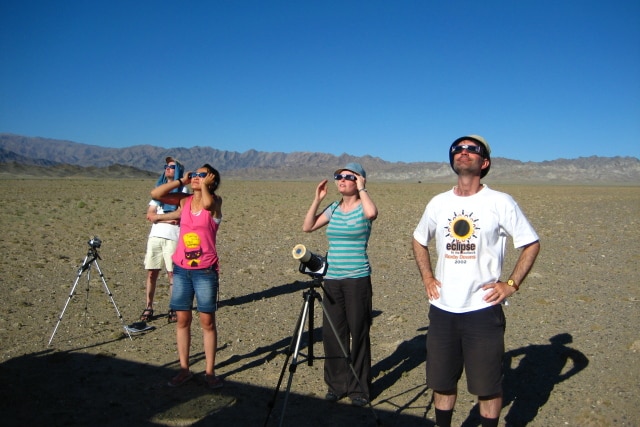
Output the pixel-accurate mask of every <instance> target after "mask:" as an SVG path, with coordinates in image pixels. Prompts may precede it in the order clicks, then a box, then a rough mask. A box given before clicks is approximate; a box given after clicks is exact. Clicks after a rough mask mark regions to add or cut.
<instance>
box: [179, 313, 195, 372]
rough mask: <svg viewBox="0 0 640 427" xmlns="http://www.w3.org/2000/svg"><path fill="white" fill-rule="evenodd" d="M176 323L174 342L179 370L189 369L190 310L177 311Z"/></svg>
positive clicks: (191, 316)
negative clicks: (175, 343) (178, 359)
mask: <svg viewBox="0 0 640 427" xmlns="http://www.w3.org/2000/svg"><path fill="white" fill-rule="evenodd" d="M177 314H178V322H177V323H176V342H177V345H178V357H179V358H180V369H189V347H190V346H191V320H192V318H193V315H192V313H191V310H179V311H177Z"/></svg>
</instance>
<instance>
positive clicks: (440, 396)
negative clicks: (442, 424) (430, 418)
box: [433, 390, 458, 411]
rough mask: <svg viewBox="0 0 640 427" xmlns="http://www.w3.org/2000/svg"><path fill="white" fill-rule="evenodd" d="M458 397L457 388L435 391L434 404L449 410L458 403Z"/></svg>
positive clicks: (438, 407)
mask: <svg viewBox="0 0 640 427" xmlns="http://www.w3.org/2000/svg"><path fill="white" fill-rule="evenodd" d="M457 397H458V391H457V390H451V391H444V392H437V391H434V392H433V404H434V406H435V407H436V408H437V409H442V410H443V411H449V410H451V409H453V407H454V406H455V405H456V399H457Z"/></svg>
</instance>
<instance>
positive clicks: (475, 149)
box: [451, 144, 482, 154]
mask: <svg viewBox="0 0 640 427" xmlns="http://www.w3.org/2000/svg"><path fill="white" fill-rule="evenodd" d="M462 150H467V151H468V152H469V153H475V154H482V147H481V146H479V145H466V144H463V145H454V146H453V147H451V152H452V153H453V154H455V153H461V152H462Z"/></svg>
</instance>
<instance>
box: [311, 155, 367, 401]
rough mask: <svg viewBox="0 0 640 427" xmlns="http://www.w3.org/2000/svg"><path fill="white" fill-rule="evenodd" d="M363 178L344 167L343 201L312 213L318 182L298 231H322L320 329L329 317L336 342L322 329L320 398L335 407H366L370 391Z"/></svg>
mask: <svg viewBox="0 0 640 427" xmlns="http://www.w3.org/2000/svg"><path fill="white" fill-rule="evenodd" d="M366 177H367V174H366V172H365V170H364V169H363V168H362V166H361V165H360V164H359V163H348V164H347V165H346V166H345V167H344V168H342V169H338V170H337V171H335V173H334V180H335V184H336V186H337V188H338V191H339V192H340V194H341V195H342V198H341V199H340V200H339V201H335V202H333V203H331V204H330V205H329V206H327V207H326V208H325V209H323V210H322V211H320V213H317V212H318V208H319V207H320V204H321V203H322V201H323V200H324V198H325V197H326V196H327V188H328V186H327V184H328V180H326V179H325V180H323V181H321V182H320V184H318V186H317V188H316V193H315V198H314V199H313V202H312V203H311V206H310V207H309V210H308V211H307V214H306V216H305V218H304V224H303V226H302V229H303V231H305V232H307V233H310V232H312V231H315V230H317V229H319V228H322V227H324V226H325V225H326V226H327V239H328V241H329V251H328V255H327V264H328V268H327V273H326V275H325V280H324V291H325V299H324V302H325V309H326V313H325V314H324V318H323V325H325V324H326V325H327V326H328V325H329V323H328V321H327V319H326V317H327V315H328V316H329V317H330V318H331V320H332V321H333V323H334V325H335V327H336V330H337V332H338V337H336V336H335V334H334V333H333V331H332V330H331V328H330V327H327V328H324V327H323V337H322V342H323V346H324V353H325V358H326V359H325V364H324V379H325V382H326V384H327V386H328V391H327V394H326V396H325V398H326V399H327V400H329V401H333V402H337V401H338V400H340V399H342V398H343V397H347V396H348V397H349V398H350V399H351V403H352V404H353V405H355V406H365V405H368V404H369V400H370V392H369V389H370V386H371V340H370V337H369V330H370V328H371V319H372V302H371V300H372V287H371V265H370V264H369V257H368V256H367V245H368V242H369V236H370V234H371V224H372V222H373V221H374V220H375V219H376V217H377V216H378V208H377V207H376V205H375V203H374V202H373V200H372V199H371V197H370V196H369V193H368V192H367V189H366V187H365V183H366ZM340 341H341V342H342V344H343V346H344V348H346V349H347V350H348V351H349V355H350V360H351V362H352V363H353V367H354V370H355V371H356V374H357V376H358V378H357V379H356V378H354V376H353V373H352V372H351V369H350V367H349V364H348V363H347V361H346V360H345V358H344V354H343V353H342V350H341V347H340V344H339V343H340Z"/></svg>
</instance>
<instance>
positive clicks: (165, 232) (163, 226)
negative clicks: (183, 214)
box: [149, 200, 180, 241]
mask: <svg viewBox="0 0 640 427" xmlns="http://www.w3.org/2000/svg"><path fill="white" fill-rule="evenodd" d="M149 206H155V207H156V213H157V214H163V213H164V210H163V209H162V203H160V202H158V201H156V200H151V201H150V202H149ZM149 237H161V238H163V239H169V240H175V241H178V237H180V226H179V225H177V224H175V225H174V224H169V223H167V222H156V223H154V224H152V225H151V231H150V232H149Z"/></svg>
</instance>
